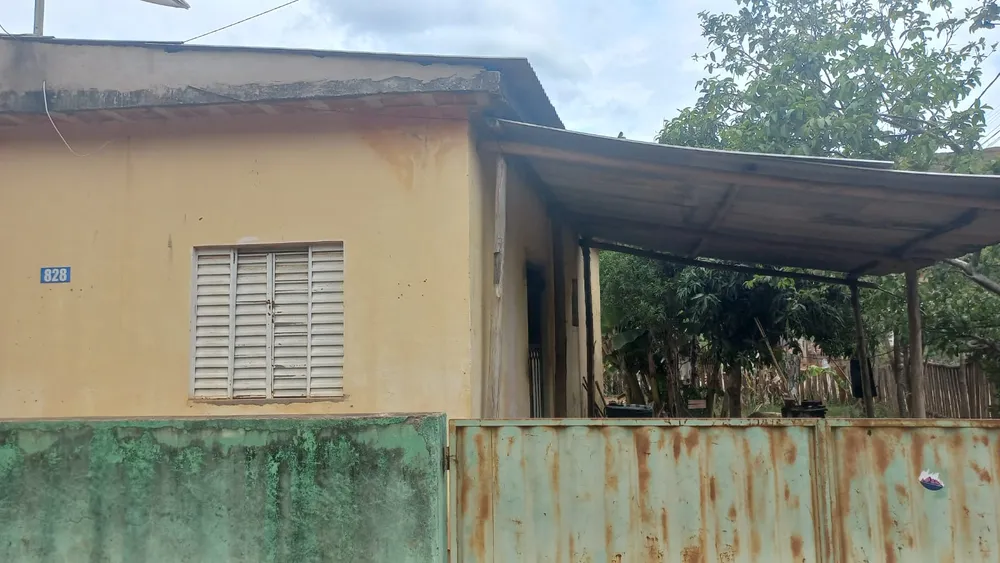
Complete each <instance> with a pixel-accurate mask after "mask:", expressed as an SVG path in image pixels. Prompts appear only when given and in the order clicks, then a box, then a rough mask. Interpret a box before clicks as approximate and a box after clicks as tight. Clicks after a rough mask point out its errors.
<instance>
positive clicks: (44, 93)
mask: <svg viewBox="0 0 1000 563" xmlns="http://www.w3.org/2000/svg"><path fill="white" fill-rule="evenodd" d="M42 103H43V104H44V105H45V115H46V116H47V117H48V118H49V123H51V124H52V128H53V129H55V130H56V135H59V138H60V139H62V142H63V144H64V145H66V148H67V149H69V152H71V153H72V154H73V156H79V157H87V156H91V155H94V154H97V153H99V152H101V151H102V150H104V149H105V148H107V146H108V145H110V144H111V141H105V143H104V144H103V145H101V146H99V147H97V150H94V151H92V152H88V153H86V154H83V153H78V152H76V151H75V150H73V147H71V146H70V145H69V142H67V141H66V137H63V134H62V131H60V130H59V127H58V126H56V122H55V120H54V119H52V114H51V113H50V112H49V93H48V91H47V90H46V88H45V81H44V80H42Z"/></svg>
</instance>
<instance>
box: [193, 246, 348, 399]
mask: <svg viewBox="0 0 1000 563" xmlns="http://www.w3.org/2000/svg"><path fill="white" fill-rule="evenodd" d="M194 277H195V283H194V290H195V294H194V310H193V315H194V319H193V321H194V322H193V325H194V326H193V331H194V335H193V337H194V343H193V349H194V350H193V353H194V358H193V368H192V369H193V379H192V395H193V396H194V397H195V398H205V399H227V398H231V399H269V398H278V399H280V398H293V399H294V398H306V397H342V396H343V394H344V384H343V377H344V247H343V244H325V245H320V246H313V247H308V248H303V249H294V250H277V251H266V250H199V251H198V252H197V253H196V255H195V275H194Z"/></svg>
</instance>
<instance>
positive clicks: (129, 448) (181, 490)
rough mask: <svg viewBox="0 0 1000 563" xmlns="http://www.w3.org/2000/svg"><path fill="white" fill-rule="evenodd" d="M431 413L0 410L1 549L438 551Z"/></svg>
mask: <svg viewBox="0 0 1000 563" xmlns="http://www.w3.org/2000/svg"><path fill="white" fill-rule="evenodd" d="M444 444H445V419H444V417H443V416H437V415H434V416H419V417H375V418H263V419H261V418H253V419H250V418H229V419H179V420H141V421H136V420H129V421H39V422H0V523H2V525H0V561H19V562H34V561H39V562H40V561H73V562H76V561H84V562H94V563H96V562H102V563H103V562H123V563H124V562H127V563H138V562H144V561H149V562H157V563H161V562H162V563H167V562H182V561H184V562H188V561H190V562H203V561H204V562H224V561H240V562H244V561H247V562H256V561H261V562H265V561H266V562H294V563H307V562H319V561H345V562H347V561H350V562H352V563H357V562H368V561H371V562H391V563H407V562H419V563H427V562H433V561H443V560H444V559H445V557H446V547H445V543H446V523H445V518H446V514H445V510H446V509H445V505H446V483H445V476H444V470H443V458H442V456H443V448H444Z"/></svg>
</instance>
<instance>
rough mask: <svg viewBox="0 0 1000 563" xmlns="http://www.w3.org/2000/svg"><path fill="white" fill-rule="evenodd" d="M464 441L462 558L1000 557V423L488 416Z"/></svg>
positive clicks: (455, 489) (460, 437)
mask: <svg viewBox="0 0 1000 563" xmlns="http://www.w3.org/2000/svg"><path fill="white" fill-rule="evenodd" d="M450 438H451V440H450V442H451V451H452V457H453V459H452V464H451V468H452V471H451V475H450V479H451V486H452V494H451V503H452V515H453V529H452V539H451V560H452V561H453V562H457V563H486V562H506V561H532V562H534V561H538V562H542V561H544V562H553V563H555V562H564V563H576V562H579V561H588V562H606V561H607V562H620V563H631V562H640V561H641V562H661V561H662V562H668V563H674V562H678V563H679V562H717V561H718V562H726V563H729V562H732V563H737V562H754V563H772V562H773V563H781V562H787V563H792V562H794V563H802V562H824V563H848V562H850V563H853V562H868V563H883V562H885V563H904V562H911V561H912V562H924V561H927V562H931V561H933V562H935V563H936V562H940V561H960V562H963V563H966V562H982V563H986V562H990V563H995V562H996V561H1000V481H998V480H997V479H1000V474H998V472H1000V424H998V423H997V422H992V421H941V420H935V421H921V422H920V423H914V422H913V421H897V420H847V419H844V420H794V421H792V420H780V421H774V420H764V419H760V420H757V419H751V420H725V421H722V420H684V421H656V422H651V421H632V420H550V421H538V420H535V421H487V420H476V421H453V422H452V423H451V437H450ZM925 469H926V470H931V471H932V472H935V473H939V474H940V479H941V481H943V482H944V485H945V486H944V488H943V489H941V490H938V491H933V490H929V489H928V488H926V487H925V486H924V485H923V484H921V482H920V480H919V475H920V473H921V472H922V471H923V470H925Z"/></svg>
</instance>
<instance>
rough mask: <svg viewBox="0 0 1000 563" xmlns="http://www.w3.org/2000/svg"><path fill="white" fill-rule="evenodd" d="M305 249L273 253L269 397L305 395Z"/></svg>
mask: <svg viewBox="0 0 1000 563" xmlns="http://www.w3.org/2000/svg"><path fill="white" fill-rule="evenodd" d="M308 309H309V251H308V250H306V251H302V252H276V253H274V307H273V311H274V317H273V321H272V322H273V324H274V347H273V351H274V352H273V355H272V362H271V365H272V368H273V376H272V377H273V379H272V381H273V385H272V389H273V395H272V396H273V397H275V398H284V397H306V396H307V394H308V387H309V385H308V366H307V365H306V364H307V360H306V358H307V356H308V343H307V339H308V336H309V323H308Z"/></svg>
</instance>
